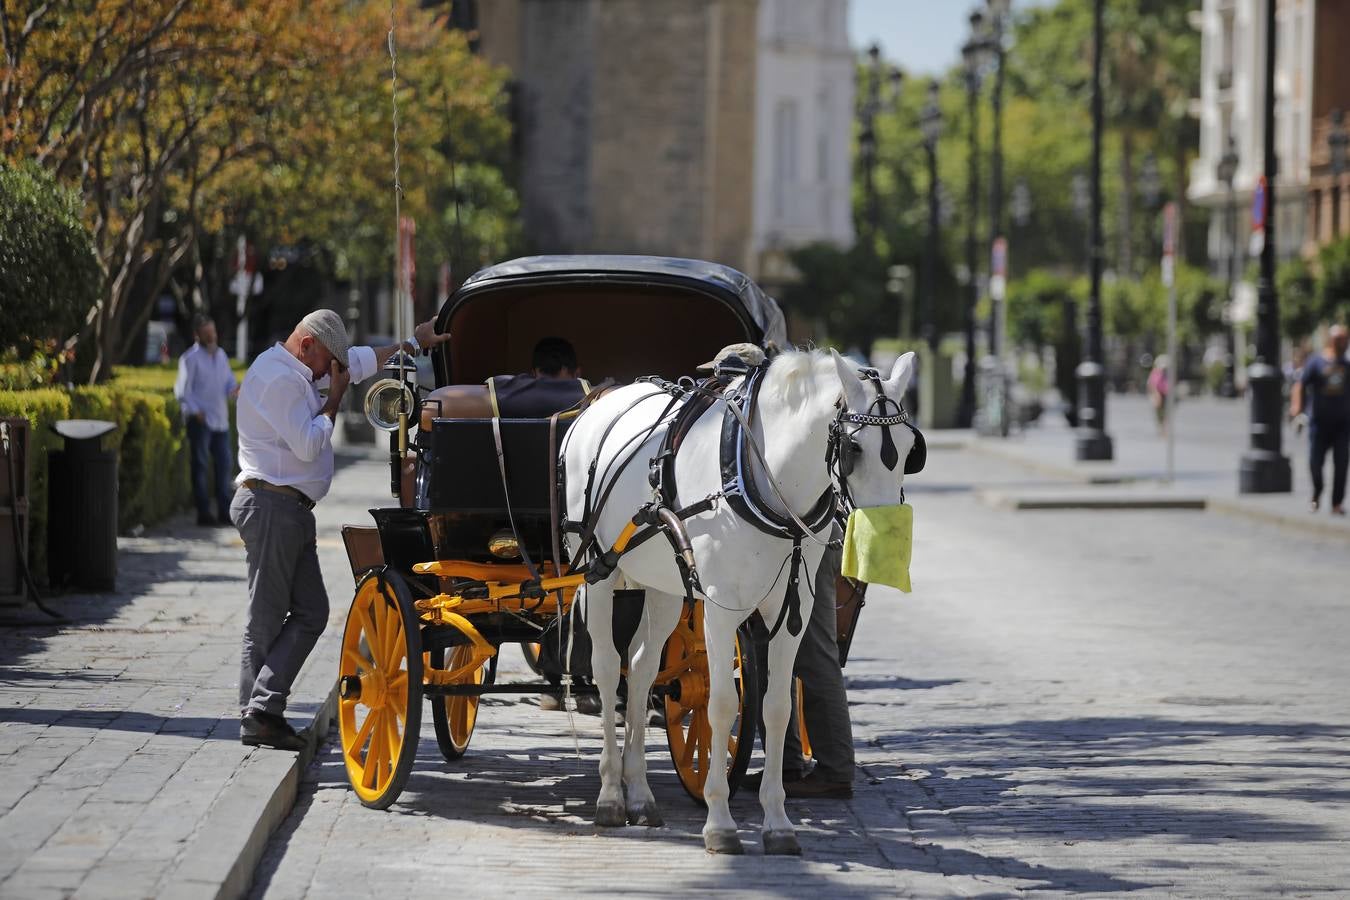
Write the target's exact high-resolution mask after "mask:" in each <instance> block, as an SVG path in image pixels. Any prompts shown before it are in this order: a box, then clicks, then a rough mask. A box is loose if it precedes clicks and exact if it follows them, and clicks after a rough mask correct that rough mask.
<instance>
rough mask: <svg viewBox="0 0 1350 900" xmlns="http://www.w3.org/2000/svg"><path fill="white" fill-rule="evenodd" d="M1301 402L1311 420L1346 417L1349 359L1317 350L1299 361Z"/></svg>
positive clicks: (1349, 411) (1349, 414)
mask: <svg viewBox="0 0 1350 900" xmlns="http://www.w3.org/2000/svg"><path fill="white" fill-rule="evenodd" d="M1300 380H1301V381H1302V382H1303V405H1304V407H1305V408H1309V409H1310V412H1309V414H1308V415H1309V417H1310V418H1311V419H1312V420H1313V421H1314V422H1345V421H1347V420H1350V363H1348V362H1347V360H1346V357H1345V356H1340V357H1338V358H1336V359H1327V358H1326V357H1325V356H1323V355H1321V354H1320V353H1319V354H1318V355H1316V356H1314V357H1311V358H1310V359H1309V360H1308V361H1307V362H1306V363H1304V365H1303V377H1302V379H1300Z"/></svg>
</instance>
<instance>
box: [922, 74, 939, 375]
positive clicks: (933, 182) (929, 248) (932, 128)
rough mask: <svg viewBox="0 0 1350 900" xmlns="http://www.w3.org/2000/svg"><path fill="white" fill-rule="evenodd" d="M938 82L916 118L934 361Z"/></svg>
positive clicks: (926, 332)
mask: <svg viewBox="0 0 1350 900" xmlns="http://www.w3.org/2000/svg"><path fill="white" fill-rule="evenodd" d="M938 90H939V88H938V81H937V79H936V78H934V79H932V80H930V81H929V82H928V103H927V104H925V105H924V108H923V113H922V114H921V115H920V117H919V130H920V131H921V132H922V133H923V149H924V151H925V152H926V155H927V157H928V240H927V242H925V244H924V251H923V325H922V332H923V339H924V341H925V342H927V344H928V349H929V351H931V353H930V355H931V358H932V359H936V358H937V349H938V329H937V319H936V312H937V310H936V306H937V261H938V239H939V234H938V229H939V227H940V219H941V217H942V205H941V201H940V200H939V193H940V192H939V185H938V168H937V148H938V139H939V138H941V137H942V107H941V105H939V103H938Z"/></svg>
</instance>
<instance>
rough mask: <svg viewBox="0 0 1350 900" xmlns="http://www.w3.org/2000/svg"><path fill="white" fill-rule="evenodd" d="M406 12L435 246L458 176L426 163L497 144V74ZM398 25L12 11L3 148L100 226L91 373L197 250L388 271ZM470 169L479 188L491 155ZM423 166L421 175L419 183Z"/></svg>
mask: <svg viewBox="0 0 1350 900" xmlns="http://www.w3.org/2000/svg"><path fill="white" fill-rule="evenodd" d="M398 9H399V12H398V17H399V18H398V21H397V25H398V31H399V35H400V36H401V37H400V40H402V41H403V49H404V51H405V52H406V59H405V79H404V82H403V85H402V86H401V88H400V102H401V103H403V104H404V106H405V109H406V110H407V111H408V114H409V118H408V120H407V121H406V122H405V131H404V132H403V138H404V141H405V142H406V151H405V152H406V154H407V155H406V156H405V165H406V166H407V169H405V187H406V186H407V185H409V184H417V185H418V187H417V189H416V190H412V191H408V192H407V198H408V204H409V211H410V212H412V213H414V214H417V215H418V216H419V219H420V220H421V221H422V222H424V223H425V225H426V227H427V231H428V232H430V235H431V236H433V237H435V236H436V233H437V228H436V223H437V222H439V221H440V220H441V217H440V215H439V212H440V209H441V205H442V202H443V200H444V199H445V197H446V196H447V191H446V190H445V189H444V185H445V184H446V183H447V179H446V178H445V177H444V176H443V175H442V174H441V173H442V171H443V167H442V166H441V165H440V162H441V161H443V157H437V156H435V155H434V154H431V153H429V152H426V151H427V150H428V148H434V147H436V146H437V145H438V144H439V143H440V142H442V141H443V140H444V137H445V135H446V134H447V133H448V131H449V129H452V128H456V127H459V128H461V129H462V130H463V133H464V134H465V135H467V136H468V137H467V140H466V141H465V143H468V144H469V145H470V146H473V141H474V140H476V139H477V138H478V137H480V136H483V135H487V136H489V138H490V140H491V141H495V142H496V143H498V144H504V141H505V138H504V135H505V133H506V126H505V124H504V122H502V120H501V117H500V115H499V112H498V110H497V109H496V107H495V104H496V103H497V99H496V98H497V96H498V95H499V93H500V91H499V85H500V76H499V75H497V74H496V73H495V72H493V70H492V69H491V67H490V66H488V65H487V64H486V63H485V62H483V61H482V60H479V59H476V58H473V57H471V55H470V54H469V53H468V50H467V47H466V41H465V39H464V37H463V36H462V35H453V34H451V33H450V32H448V31H447V30H446V29H445V28H444V23H443V21H441V20H439V19H437V18H435V17H434V16H433V14H431V13H428V12H425V11H422V10H420V9H417V8H415V7H411V5H406V4H401V5H400V6H399V7H398ZM387 14H388V7H385V6H381V5H378V4H374V3H371V2H357V3H348V2H345V0H314V2H301V0H277V2H273V3H267V4H256V3H249V4H239V3H236V2H232V0H197V2H194V3H188V2H187V0H123V2H114V3H107V4H92V5H80V6H76V5H71V4H68V3H51V2H36V0H29V2H27V3H24V4H21V5H19V6H13V7H12V6H10V5H8V4H6V5H5V6H0V37H2V38H3V50H4V54H5V58H6V74H5V77H4V80H3V81H0V150H3V153H4V155H5V156H6V157H8V158H18V157H29V158H32V159H35V160H36V161H38V162H39V163H41V164H42V165H43V166H45V167H46V168H48V169H49V170H51V171H52V172H54V173H55V174H56V176H57V177H58V179H60V180H62V181H66V182H68V183H71V184H76V185H78V187H79V190H80V193H81V194H82V196H83V197H84V200H85V203H86V208H87V214H88V217H89V219H90V222H91V230H92V232H93V235H94V242H95V248H96V252H97V257H98V261H99V265H100V269H101V279H100V280H101V286H100V297H99V301H98V302H97V303H96V304H95V305H94V306H93V307H92V308H91V309H90V310H89V314H88V317H87V333H88V336H89V337H90V338H91V340H92V343H93V344H94V346H95V353H94V354H92V356H93V358H92V360H91V377H92V378H94V379H99V378H102V377H105V376H106V375H107V374H108V372H109V371H110V367H111V366H112V364H113V363H115V362H117V361H118V360H119V359H120V358H121V357H122V356H123V355H124V354H125V353H126V351H127V349H128V347H129V346H130V344H131V342H133V341H134V340H135V339H136V338H137V336H138V334H139V332H140V331H141V330H142V329H143V327H144V321H145V319H146V318H147V317H148V315H149V312H150V301H151V300H153V298H154V297H156V296H158V295H159V293H160V292H161V291H162V289H163V287H164V285H165V284H166V283H167V281H168V279H169V278H170V277H171V275H172V274H173V273H174V271H175V270H176V269H178V268H179V267H180V266H183V265H185V264H186V263H188V262H192V261H196V260H195V255H196V254H198V250H199V243H200V241H201V239H202V238H203V236H204V235H207V234H219V233H220V232H222V231H224V230H225V229H227V228H234V229H236V230H237V229H241V228H247V227H253V228H257V229H258V230H259V231H263V232H266V233H268V234H270V235H272V236H276V237H278V238H283V237H291V236H293V237H295V238H296V239H297V240H298V239H299V238H301V237H304V236H308V235H310V234H317V235H318V236H319V238H320V241H321V243H322V244H323V245H324V246H325V247H326V248H328V249H330V250H331V251H332V253H331V255H332V257H333V258H334V259H337V260H339V261H351V260H355V261H356V264H357V265H361V264H362V263H364V264H367V265H368V266H369V268H367V269H366V271H368V272H385V271H388V269H389V268H390V260H391V258H392V245H393V231H394V221H393V216H392V212H391V209H390V208H391V207H392V205H393V199H392V198H393V187H392V164H390V163H389V152H388V148H389V146H390V135H391V133H392V127H391V125H390V122H389V116H390V112H389V107H390V104H389V93H388V90H389V82H388V80H387V77H386V76H387V73H388V57H387V55H386V53H387V51H386V43H385V34H386V31H387V30H388V19H387ZM376 135H378V139H377V138H376ZM456 136H457V137H458V135H456ZM372 148H378V150H379V152H372ZM469 159H470V166H469V170H470V182H469V183H470V184H472V183H474V181H473V177H472V176H473V175H474V174H477V173H474V172H473V164H474V163H475V162H481V161H482V160H481V158H475V157H474V156H472V155H471V156H469ZM419 169H420V170H421V172H423V173H429V174H428V176H427V177H424V178H421V179H420V180H418V181H416V182H415V181H414V180H413V176H414V175H415V174H419ZM478 180H479V181H480V182H488V183H491V181H492V179H491V178H490V177H486V178H480V179H478ZM422 185H425V186H426V187H425V189H424V188H423V187H422ZM493 199H494V200H499V199H501V198H500V197H499V196H498V197H494V198H493ZM433 211H434V214H433ZM227 243H229V242H228V241H216V242H213V244H212V246H221V245H224V244H227Z"/></svg>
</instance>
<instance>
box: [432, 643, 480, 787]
mask: <svg viewBox="0 0 1350 900" xmlns="http://www.w3.org/2000/svg"><path fill="white" fill-rule="evenodd" d="M442 653H443V658H444V665H442V666H441V668H443V669H446V670H447V671H453V670H455V669H457V668H459V667H460V666H464V665H467V664H469V663H470V662H472V661H473V648H472V646H471V645H469V644H460V645H458V646H455V647H447V648H446V649H445V650H444V651H442ZM488 665H489V664H488V663H487V662H484V663H483V664H482V665H481V666H479V667H478V668H476V669H474V670H473V671H472V672H470V673H469V674H468V675H466V676H464V678H462V679H461V680H459V681H456V682H455V684H482V683H483V681H484V679H485V678H486V676H487V668H488ZM478 699H479V698H478V697H476V696H471V695H464V696H457V697H454V696H446V697H433V698H432V700H431V723H432V724H433V725H435V726H436V743H437V745H438V746H440V748H441V755H442V756H444V757H445V758H446V759H447V760H450V761H451V762H453V761H455V760H457V759H459V758H460V757H461V756H463V755H464V751H465V750H467V749H469V739H470V738H471V737H473V726H474V723H475V722H477V721H478Z"/></svg>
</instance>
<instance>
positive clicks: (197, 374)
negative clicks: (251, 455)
mask: <svg viewBox="0 0 1350 900" xmlns="http://www.w3.org/2000/svg"><path fill="white" fill-rule="evenodd" d="M195 331H196V334H197V343H195V344H193V345H192V346H191V347H189V348H188V349H187V352H185V353H184V354H183V355H182V356H180V357H179V358H178V380H177V381H175V382H174V386H173V393H174V396H175V397H177V398H178V406H179V408H180V409H182V410H183V417H184V418H185V419H186V420H187V436H188V446H189V447H190V448H191V452H192V455H191V457H190V459H191V468H192V498H193V500H195V501H196V503H197V524H198V525H228V524H230V518H229V509H230V494H231V490H230V478H231V477H232V476H233V475H234V459H233V457H232V456H231V454H230V409H229V404H228V401H229V399H230V398H231V397H233V396H234V395H235V394H237V393H238V392H239V383H238V382H237V381H235V379H234V372H233V371H231V369H230V360H229V357H227V356H226V355H225V351H224V350H222V349H220V346H219V344H217V343H216V323H215V322H213V321H211V319H210V317H209V316H200V317H198V319H197V322H196V326H195ZM213 466H214V468H215V478H214V479H213V480H212V482H211V484H212V486H213V487H214V488H215V501H216V511H215V513H212V511H211V495H210V493H209V492H208V489H207V478H206V475H207V471H208V470H209V469H211V468H212V467H213Z"/></svg>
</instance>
